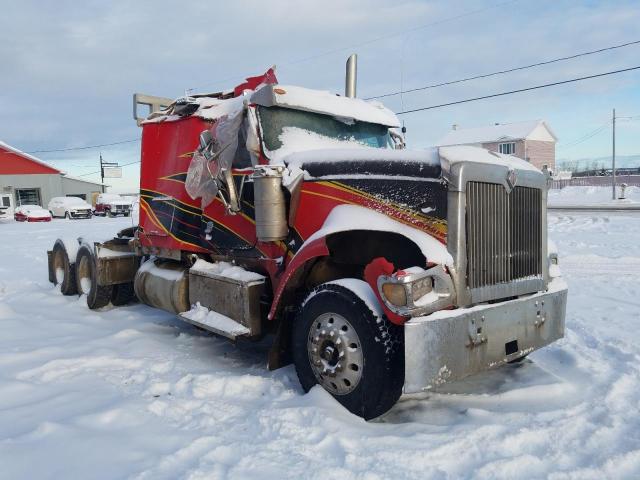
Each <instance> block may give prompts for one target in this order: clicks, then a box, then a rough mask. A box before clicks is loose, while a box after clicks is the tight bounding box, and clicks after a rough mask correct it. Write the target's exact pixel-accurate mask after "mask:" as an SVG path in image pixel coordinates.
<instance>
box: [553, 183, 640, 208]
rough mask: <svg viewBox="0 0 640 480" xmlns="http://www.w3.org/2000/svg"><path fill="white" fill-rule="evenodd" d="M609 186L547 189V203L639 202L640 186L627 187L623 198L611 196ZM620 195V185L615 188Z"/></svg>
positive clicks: (621, 203)
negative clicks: (614, 198)
mask: <svg viewBox="0 0 640 480" xmlns="http://www.w3.org/2000/svg"><path fill="white" fill-rule="evenodd" d="M612 193H613V192H612V189H611V187H564V188H558V189H553V190H549V198H548V203H549V205H551V206H558V207H560V206H572V205H609V206H619V205H623V206H624V205H634V204H638V203H640V188H638V187H627V188H626V190H625V198H624V199H623V200H620V199H616V200H613V198H612ZM617 194H618V197H620V195H621V192H620V187H618V190H617Z"/></svg>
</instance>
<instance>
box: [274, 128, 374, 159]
mask: <svg viewBox="0 0 640 480" xmlns="http://www.w3.org/2000/svg"><path fill="white" fill-rule="evenodd" d="M278 138H279V139H280V141H281V142H282V147H280V148H279V149H277V150H274V151H267V152H266V153H267V156H268V157H269V160H270V163H272V164H282V163H286V161H287V157H289V156H290V155H292V154H296V153H297V152H301V151H306V150H320V149H321V150H322V151H327V150H332V149H334V150H335V149H339V150H341V151H344V150H345V149H349V150H352V149H358V150H359V149H363V150H365V151H366V152H367V153H368V154H371V153H370V152H371V151H372V150H376V149H375V148H372V147H369V146H367V145H365V144H363V143H359V142H357V141H356V140H338V139H337V138H330V137H326V136H324V135H320V134H318V133H315V132H310V131H309V130H305V129H303V128H298V127H284V128H283V129H282V133H281V134H280V136H279V137H278Z"/></svg>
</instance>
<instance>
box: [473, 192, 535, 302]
mask: <svg viewBox="0 0 640 480" xmlns="http://www.w3.org/2000/svg"><path fill="white" fill-rule="evenodd" d="M466 194H467V195H466V196H467V210H466V234H467V282H468V286H469V288H471V289H472V290H473V289H477V288H482V287H489V286H495V285H499V284H507V283H511V282H516V281H518V280H522V279H531V278H540V279H542V196H541V195H542V194H541V191H540V190H539V189H537V188H529V187H515V188H514V189H513V190H512V191H511V193H507V192H506V190H505V187H504V186H502V185H498V184H493V183H484V182H467V187H466ZM498 293H499V292H496V295H494V296H493V297H494V298H498Z"/></svg>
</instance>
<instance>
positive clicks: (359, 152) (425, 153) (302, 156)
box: [280, 141, 440, 167]
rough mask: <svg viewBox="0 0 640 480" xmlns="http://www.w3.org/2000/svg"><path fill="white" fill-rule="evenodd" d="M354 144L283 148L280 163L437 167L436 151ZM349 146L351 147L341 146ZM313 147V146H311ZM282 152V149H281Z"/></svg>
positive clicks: (438, 161) (435, 149)
mask: <svg viewBox="0 0 640 480" xmlns="http://www.w3.org/2000/svg"><path fill="white" fill-rule="evenodd" d="M354 143H355V142H338V141H336V145H335V146H334V148H316V149H313V148H311V149H304V148H298V146H297V145H296V146H294V147H292V146H289V145H287V146H286V147H283V149H287V150H288V152H290V153H287V154H286V155H282V156H281V157H280V158H282V162H283V163H284V164H285V165H287V166H289V167H300V166H302V165H304V164H305V163H317V162H344V161H349V162H353V161H356V162H357V161H362V162H364V161H383V162H403V163H407V162H411V163H421V164H426V165H433V166H439V165H440V157H439V156H438V149H437V148H432V149H429V150H394V149H391V148H373V147H366V146H363V145H360V146H358V145H359V144H355V146H354ZM342 144H351V145H348V146H347V145H342ZM311 147H313V145H311ZM325 147H326V146H325ZM281 150H282V149H281Z"/></svg>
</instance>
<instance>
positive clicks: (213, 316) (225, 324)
mask: <svg viewBox="0 0 640 480" xmlns="http://www.w3.org/2000/svg"><path fill="white" fill-rule="evenodd" d="M178 316H179V317H180V318H181V319H182V320H184V321H185V322H187V323H190V324H192V325H195V326H196V327H200V328H202V329H204V330H208V331H210V332H213V333H216V334H218V335H222V336H223V337H227V338H230V339H231V340H235V339H237V338H238V337H246V336H249V335H250V333H251V331H250V330H249V329H248V328H247V327H245V326H244V325H241V324H240V323H238V322H236V321H235V320H233V319H232V318H229V317H227V316H226V315H223V314H221V313H218V312H214V311H213V310H209V309H208V308H207V307H203V306H202V305H200V303H199V302H198V303H196V304H195V305H194V306H193V307H192V308H191V310H189V311H187V312H182V313H180V314H178Z"/></svg>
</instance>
